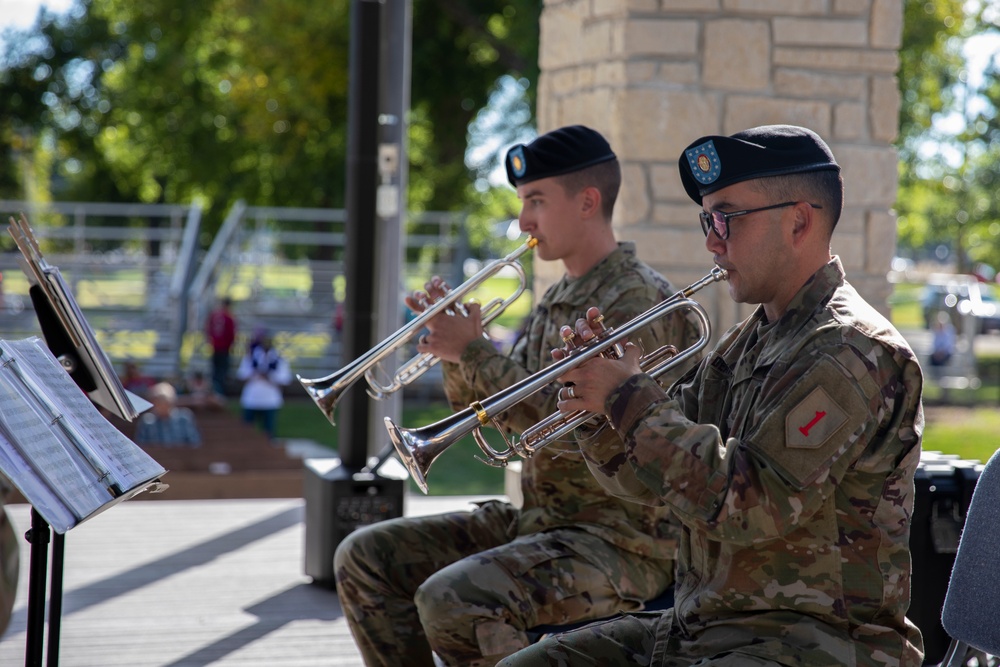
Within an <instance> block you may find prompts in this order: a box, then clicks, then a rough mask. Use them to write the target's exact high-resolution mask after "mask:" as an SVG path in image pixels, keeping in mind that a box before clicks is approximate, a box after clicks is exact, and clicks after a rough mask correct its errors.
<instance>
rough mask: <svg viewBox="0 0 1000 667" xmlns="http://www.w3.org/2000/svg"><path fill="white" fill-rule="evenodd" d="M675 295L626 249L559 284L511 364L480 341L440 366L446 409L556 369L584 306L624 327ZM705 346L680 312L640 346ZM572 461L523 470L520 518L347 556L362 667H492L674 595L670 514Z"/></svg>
mask: <svg viewBox="0 0 1000 667" xmlns="http://www.w3.org/2000/svg"><path fill="white" fill-rule="evenodd" d="M674 291H675V290H674V289H673V287H671V286H670V285H669V284H668V283H667V282H666V281H665V280H664V279H663V278H662V277H661V276H660V275H659V274H657V273H656V272H654V271H653V270H652V269H650V268H649V267H648V266H646V265H645V264H643V263H642V262H640V261H639V260H638V259H637V258H636V257H635V249H634V245H633V244H630V243H628V244H620V247H619V248H618V249H617V250H615V251H614V252H612V253H611V255H609V256H608V257H607V258H605V259H604V260H603V261H601V262H600V263H599V264H598V265H597V266H595V267H594V268H593V269H591V270H590V271H589V272H588V273H587V274H586V275H585V276H582V277H580V278H579V279H576V280H571V279H569V278H566V277H564V278H563V279H562V280H561V281H559V282H558V283H556V284H555V285H554V286H553V287H552V288H551V289H549V290H548V291H547V292H546V294H545V296H544V297H543V298H542V299H541V300H540V302H539V303H538V304H537V306H536V307H535V309H534V310H533V311H532V314H531V315H530V317H529V318H528V321H527V323H526V327H525V329H524V331H523V334H522V336H521V337H520V339H519V340H518V341H517V343H515V345H514V349H513V350H512V352H511V355H510V356H509V357H506V356H504V355H501V354H500V353H498V352H497V351H496V350H495V349H494V347H493V346H492V345H491V344H490V343H489V342H488V341H485V340H482V341H476V342H474V343H472V344H470V345H469V346H468V348H467V349H466V350H465V352H464V353H463V355H462V359H461V362H460V363H459V364H444V374H445V388H446V391H447V394H448V396H449V399H450V400H451V403H452V405H453V406H454V407H456V408H464V407H466V406H468V404H469V403H471V402H473V401H474V400H481V399H483V398H486V397H489V396H491V395H493V394H495V393H497V392H499V391H501V390H503V389H505V388H507V387H509V386H510V385H511V384H513V383H514V382H516V381H518V380H521V379H522V378H524V377H527V376H528V375H529V374H531V373H532V372H535V371H537V370H539V369H541V368H542V367H544V366H547V365H548V364H550V363H551V362H552V357H551V351H552V349H553V348H557V347H560V346H562V344H563V342H562V339H561V338H560V336H559V328H560V327H561V326H562V325H563V324H565V323H566V322H573V321H575V320H576V319H577V318H578V317H583V316H584V314H585V312H586V309H587V308H588V307H589V306H592V305H598V306H600V307H601V309H602V312H603V313H604V314H605V317H606V323H607V324H609V325H614V324H624V323H625V322H626V321H628V320H629V319H631V318H633V317H634V316H635V315H637V314H639V313H642V312H644V311H646V310H647V309H648V308H649V307H651V306H652V305H654V304H655V303H658V302H660V301H662V300H663V299H665V298H667V297H668V296H670V295H671V294H673V293H674ZM699 334H700V332H699V330H698V325H697V323H696V322H695V320H694V318H693V317H691V316H690V315H686V314H680V313H674V314H673V315H672V316H671V317H669V318H662V319H661V321H658V322H656V323H655V324H653V325H652V326H650V327H648V328H647V330H646V331H644V332H643V334H642V336H641V338H642V339H643V344H644V346H645V349H646V350H648V351H652V350H653V349H654V348H655V347H659V346H660V345H662V344H664V343H665V342H670V343H672V344H674V345H677V346H678V347H682V346H686V345H689V344H691V343H693V342H694V341H695V340H697V339H698V337H699ZM557 389H558V388H557V387H549V388H547V389H545V390H543V391H541V392H539V393H538V394H537V395H535V396H532V397H531V398H529V399H527V400H525V401H524V402H523V403H521V404H520V405H519V406H518V409H517V410H512V411H510V412H509V413H508V414H507V415H504V427H505V428H506V430H507V431H509V432H512V433H520V432H521V431H523V430H524V429H525V428H526V427H528V426H530V425H532V424H534V423H536V422H538V421H540V420H541V419H542V418H544V417H547V416H548V415H550V414H552V413H554V412H556V410H557V408H556V401H557V398H556V392H557ZM581 430H583V429H581ZM594 436H595V434H594V433H593V432H588V433H586V434H583V435H578V437H579V438H594V439H593V440H590V441H597V442H605V441H608V440H618V441H619V443H620V439H619V436H618V435H617V434H615V433H614V432H613V431H612V430H611V429H604V430H603V431H601V432H600V433H599V434H597V435H596V437H594ZM576 449H577V446H576V444H575V443H555V444H552V445H550V446H549V447H547V448H546V449H543V450H542V451H541V452H540V453H538V454H536V455H535V456H534V457H533V458H531V459H530V460H527V461H525V462H524V465H523V472H522V476H521V488H522V492H523V496H524V503H523V508H522V509H520V510H518V509H516V508H514V507H512V506H511V505H510V504H508V503H499V502H490V503H486V504H484V505H483V506H481V507H479V508H478V509H477V510H475V511H473V512H458V513H454V514H447V515H443V516H438V517H424V518H416V519H397V520H392V521H386V522H381V523H377V524H374V525H372V526H368V527H365V528H360V529H358V530H356V531H354V532H353V533H351V534H350V535H349V536H348V537H347V539H346V540H345V541H344V542H342V543H341V544H340V546H339V548H338V549H337V554H336V556H335V563H334V566H335V572H336V577H337V586H338V592H339V594H340V601H341V605H342V606H343V608H344V614H345V616H346V617H347V619H348V621H349V623H350V625H351V629H352V632H353V633H354V637H355V640H356V641H357V643H358V646H359V648H360V650H361V652H362V654H363V656H364V658H365V661H366V663H367V664H369V665H375V664H386V665H393V664H404V663H405V664H407V665H416V664H431V652H430V648H429V647H432V648H433V650H434V651H435V652H436V653H437V654H438V656H439V657H440V658H441V659H443V660H444V661H445V662H446V663H448V664H461V665H480V664H488V665H493V664H495V663H496V660H497V659H499V658H500V657H502V656H504V655H508V654H509V653H512V652H514V651H516V650H517V649H519V648H522V647H524V646H526V645H528V643H529V640H528V637H527V635H526V633H525V630H526V629H528V628H531V627H534V626H536V625H539V624H550V623H567V622H571V621H576V620H581V619H594V618H600V617H602V616H607V615H609V614H613V613H615V612H616V611H618V610H623V609H628V610H637V609H641V608H642V607H643V602H642V601H643V600H647V599H650V598H653V597H656V596H658V595H659V594H661V593H662V592H663V591H664V590H666V588H667V587H668V586H669V585H670V584H671V583H672V582H673V571H674V560H673V559H674V556H675V553H676V548H677V540H676V528H675V527H673V526H672V525H671V524H670V523H669V522H668V520H667V519H668V517H667V515H666V514H665V512H666V510H665V509H664V508H662V507H659V508H655V507H648V506H642V505H634V504H631V503H627V502H624V501H621V500H619V499H616V498H614V497H612V496H610V495H609V494H608V493H607V492H606V491H604V490H603V489H602V488H601V486H600V485H599V484H598V483H597V482H596V480H594V478H593V476H592V475H591V474H590V472H589V471H588V470H587V468H586V466H585V465H584V464H583V461H582V458H581V456H580V454H579V453H578V452H576V451H575V450H576ZM469 465H478V464H477V463H475V462H470V463H469ZM661 505H662V504H661ZM473 556H474V557H473ZM418 615H419V618H418Z"/></svg>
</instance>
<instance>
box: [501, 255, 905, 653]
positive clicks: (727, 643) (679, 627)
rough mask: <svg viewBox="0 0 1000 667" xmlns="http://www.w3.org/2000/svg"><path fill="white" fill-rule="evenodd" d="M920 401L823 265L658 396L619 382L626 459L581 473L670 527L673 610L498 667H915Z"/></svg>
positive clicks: (869, 320)
mask: <svg viewBox="0 0 1000 667" xmlns="http://www.w3.org/2000/svg"><path fill="white" fill-rule="evenodd" d="M921 385H922V379H921V372H920V367H919V366H918V365H917V362H916V360H915V358H914V355H913V352H912V351H911V350H910V348H909V347H908V346H907V344H906V342H905V341H904V340H903V338H902V337H901V336H900V335H899V334H898V333H897V332H896V331H895V329H893V328H892V326H891V325H890V324H889V323H888V322H887V321H886V320H885V319H884V318H883V317H882V316H881V315H879V314H878V313H877V312H875V311H874V310H873V309H872V308H871V307H870V306H869V305H868V304H867V303H865V302H864V300H862V299H861V297H859V296H858V294H857V293H856V292H855V291H854V289H853V288H852V287H851V286H850V285H849V284H848V283H847V282H846V281H845V280H844V273H843V269H842V267H841V264H840V261H839V259H836V258H835V259H834V260H832V261H831V262H830V263H829V264H827V265H826V266H825V267H824V268H822V269H821V270H820V271H818V272H817V273H816V274H815V275H814V276H813V277H812V278H811V279H810V281H809V282H808V283H807V284H806V285H805V286H804V287H803V288H802V289H801V290H800V291H799V293H798V294H797V295H796V296H795V298H794V299H793V300H792V302H791V303H790V304H789V306H788V309H787V311H786V312H785V314H784V315H783V316H782V317H781V318H780V319H779V321H777V322H774V323H769V322H767V321H766V318H765V317H764V312H763V309H762V308H759V309H758V310H757V311H756V313H755V314H754V315H753V316H752V317H750V318H749V319H748V320H746V321H745V322H743V323H742V324H740V325H738V326H736V327H735V328H734V329H732V330H731V331H729V332H728V333H727V334H726V335H725V336H724V337H723V339H722V340H721V342H720V343H719V344H718V346H717V347H716V348H715V351H714V352H713V353H712V354H710V355H709V356H708V357H707V358H706V359H704V360H703V362H702V363H701V364H700V365H699V367H698V368H697V369H696V370H694V371H692V373H691V374H690V375H689V376H688V377H686V378H684V379H682V380H681V381H680V382H679V383H677V384H676V385H674V386H673V387H672V388H671V390H670V391H669V392H668V393H667V394H665V393H664V391H663V390H662V389H661V388H660V387H658V386H656V385H655V383H653V382H651V381H650V380H649V379H648V378H646V377H645V376H642V375H638V376H634V377H633V378H630V379H629V380H628V381H627V382H626V383H625V384H624V385H623V386H622V387H620V388H619V389H618V390H616V391H615V392H613V393H612V395H611V396H609V397H608V403H607V405H608V407H609V411H610V413H611V415H612V423H614V424H615V425H616V426H618V427H620V429H621V432H622V433H623V434H626V436H625V440H626V445H625V447H624V448H622V447H620V446H617V447H615V446H600V447H596V448H594V449H593V450H591V449H588V450H587V456H588V459H590V460H589V461H588V465H590V466H591V467H592V469H593V471H594V473H595V475H598V476H599V477H600V478H601V479H602V480H603V481H604V483H605V485H606V486H607V488H608V489H609V490H611V491H612V492H613V493H615V494H617V495H619V496H621V497H623V498H630V499H633V500H636V501H639V502H656V501H659V500H664V501H666V502H667V503H668V504H669V506H670V507H671V508H672V510H673V511H674V513H675V515H676V516H677V517H678V518H679V519H680V521H681V523H682V524H683V533H682V539H681V546H680V549H679V552H678V574H677V584H676V587H675V592H674V594H675V606H674V608H673V609H672V610H670V611H668V612H667V613H665V614H663V615H660V616H658V615H655V614H652V615H651V614H639V615H635V616H626V617H624V618H623V619H619V620H616V621H610V622H608V623H606V624H603V625H595V626H588V627H587V628H584V629H581V630H578V631H575V632H572V633H569V634H568V635H564V636H562V637H557V638H552V639H549V640H546V641H544V642H541V643H539V644H536V645H535V646H532V647H530V648H528V649H526V650H525V651H523V652H521V653H518V654H517V655H516V656H511V657H510V658H508V659H507V660H505V661H503V662H502V663H501V664H503V665H518V666H522V665H542V664H545V665H556V664H560V665H561V664H595V665H596V664H602V665H604V664H625V662H632V663H635V664H643V665H668V666H675V665H693V664H697V665H729V664H740V665H742V664H769V665H774V664H780V665H883V666H884V665H894V666H895V665H914V666H916V665H919V664H920V663H921V652H922V642H921V638H920V634H919V632H918V630H917V628H916V627H915V626H914V625H913V624H912V623H910V622H909V621H907V620H906V618H905V617H904V614H905V612H906V609H907V607H908V605H909V596H910V553H909V546H908V543H909V533H910V530H909V519H910V515H911V511H912V508H913V493H914V487H913V475H914V471H915V470H916V468H917V462H918V460H919V457H920V434H921V429H922V427H923V412H922V407H921V403H920V390H921Z"/></svg>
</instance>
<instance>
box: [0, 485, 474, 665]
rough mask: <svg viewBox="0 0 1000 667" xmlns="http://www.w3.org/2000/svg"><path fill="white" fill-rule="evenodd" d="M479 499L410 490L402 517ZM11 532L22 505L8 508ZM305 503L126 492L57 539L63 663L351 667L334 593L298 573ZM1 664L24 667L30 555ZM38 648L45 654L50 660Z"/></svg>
mask: <svg viewBox="0 0 1000 667" xmlns="http://www.w3.org/2000/svg"><path fill="white" fill-rule="evenodd" d="M485 497H487V496H475V497H464V496H463V497H456V496H452V497H448V496H431V497H423V496H408V497H407V499H406V502H405V513H406V514H407V515H408V516H419V515H423V514H432V513H436V512H441V511H448V510H454V509H465V508H468V507H469V506H470V505H469V503H470V501H472V500H480V499H482V498H485ZM7 509H8V513H9V514H10V517H11V520H12V521H13V522H14V524H15V526H16V528H17V531H18V534H19V535H23V534H24V531H25V530H27V528H28V527H29V525H30V507H29V506H28V505H12V506H9V507H8V508H7ZM303 517H304V501H303V500H302V499H301V498H294V499H262V500H169V501H167V500H163V501H156V502H146V501H140V500H132V501H128V502H126V503H122V504H121V505H118V506H115V507H112V508H111V509H109V510H108V511H107V512H105V513H103V514H101V515H98V516H96V517H93V518H92V519H90V520H89V521H87V522H85V523H83V524H81V525H79V526H77V527H76V528H74V529H73V530H71V531H70V532H69V533H67V535H66V549H65V555H66V564H65V568H64V588H65V592H64V595H63V614H62V631H61V638H60V642H59V664H60V665H63V666H65V667H98V666H100V667H125V666H127V667H136V666H143V667H182V666H183V667H203V666H206V665H213V666H214V665H218V666H223V665H231V666H235V665H239V666H240V667H265V666H266V667H274V666H278V665H280V666H282V667H306V666H311V665H324V666H326V667H330V666H336V667H361V659H360V657H359V656H358V653H357V650H356V649H355V647H354V642H353V640H352V638H351V635H350V632H349V630H348V628H347V624H346V622H345V621H344V619H343V615H342V613H341V609H340V604H339V603H338V600H337V596H336V593H334V592H332V591H330V590H327V589H325V588H321V587H318V586H314V585H312V584H311V583H310V580H309V578H308V577H306V576H305V575H304V574H303V559H304V553H303V544H304V537H305V525H304V523H303ZM29 554H30V546H29V545H28V544H27V543H26V542H23V543H22V548H21V577H20V582H19V590H18V599H17V602H16V604H15V608H14V618H13V620H12V621H11V625H10V627H9V628H8V629H7V632H6V634H5V635H4V636H3V638H2V639H0V665H4V666H5V667H6V666H13V665H23V664H25V649H26V625H27V600H28V580H29V576H28V567H29V565H28V563H29V560H28V559H29ZM48 657H49V656H48V653H46V658H48Z"/></svg>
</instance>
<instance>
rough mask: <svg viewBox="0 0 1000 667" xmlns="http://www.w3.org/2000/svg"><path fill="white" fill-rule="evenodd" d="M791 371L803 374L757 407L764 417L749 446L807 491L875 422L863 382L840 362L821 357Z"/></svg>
mask: <svg viewBox="0 0 1000 667" xmlns="http://www.w3.org/2000/svg"><path fill="white" fill-rule="evenodd" d="M789 373H801V375H798V377H796V378H795V379H794V381H792V382H791V384H789V385H786V386H784V387H783V388H782V389H780V390H778V391H777V392H776V393H775V394H774V395H773V396H772V398H773V401H766V405H764V404H762V405H759V406H757V408H756V409H757V410H758V411H761V412H763V413H764V415H763V418H762V419H761V421H760V423H758V424H757V425H756V427H755V428H754V429H753V430H752V431H751V432H750V433H749V434H748V435H747V437H746V438H745V440H744V442H745V443H746V445H747V447H748V448H749V449H750V451H752V452H754V453H755V454H756V455H757V456H760V457H761V458H762V459H764V460H765V461H766V462H767V463H768V465H770V466H771V467H773V468H774V469H775V470H776V471H778V473H779V474H780V475H781V477H782V478H784V479H785V480H786V481H788V482H789V483H790V484H792V485H793V486H794V487H795V488H798V489H802V488H805V486H807V485H808V484H811V483H812V482H813V481H814V480H816V479H819V478H820V477H822V476H824V475H826V474H828V473H829V472H830V469H831V467H832V466H833V465H835V462H836V461H838V460H839V459H840V458H841V457H842V456H844V455H847V454H848V452H850V450H851V449H852V448H853V447H854V446H855V444H856V443H857V442H858V440H859V439H861V438H863V437H864V435H863V434H864V431H865V430H866V429H867V428H868V427H869V426H872V427H874V422H873V415H872V413H871V410H872V408H871V406H870V405H869V400H868V399H867V398H866V397H865V395H864V392H863V391H862V389H861V386H860V384H859V383H858V381H857V380H856V379H855V378H854V377H853V376H852V375H851V374H850V373H848V372H847V371H846V369H845V368H844V367H843V366H842V365H841V364H840V363H838V362H837V361H835V360H834V359H832V358H830V357H826V356H821V357H819V358H817V359H816V360H815V362H814V363H813V364H812V365H811V366H809V367H808V368H798V369H790V370H789ZM834 399H836V402H835V401H834Z"/></svg>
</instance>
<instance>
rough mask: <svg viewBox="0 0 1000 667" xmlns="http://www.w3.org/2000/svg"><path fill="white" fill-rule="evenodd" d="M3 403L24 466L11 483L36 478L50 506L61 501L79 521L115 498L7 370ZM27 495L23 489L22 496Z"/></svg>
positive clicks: (6, 428)
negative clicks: (44, 418) (27, 477)
mask: <svg viewBox="0 0 1000 667" xmlns="http://www.w3.org/2000/svg"><path fill="white" fill-rule="evenodd" d="M0 401H2V402H3V406H4V409H3V411H2V412H0V422H2V424H3V427H2V430H3V435H4V439H5V440H7V441H8V442H9V443H10V444H11V445H13V448H12V449H13V451H15V452H17V454H18V455H19V458H20V459H21V461H20V463H21V464H22V465H21V467H19V468H17V470H14V471H7V470H5V471H4V472H5V474H6V475H7V477H8V478H10V479H11V481H13V482H14V483H15V484H16V485H17V484H20V478H21V476H22V475H23V474H28V475H29V476H31V477H33V478H34V480H33V482H37V483H38V484H41V485H42V487H43V488H44V489H46V493H44V494H43V496H42V497H43V498H49V499H50V500H49V503H48V504H50V505H51V504H53V503H52V499H55V500H58V502H59V503H61V504H62V505H63V506H64V507H65V508H66V509H67V510H69V512H70V513H72V515H73V516H74V517H75V519H76V521H79V520H82V519H83V518H84V517H86V516H87V515H89V514H91V513H92V512H94V511H95V510H96V509H97V508H99V507H100V506H101V505H103V504H104V503H106V502H108V501H109V500H112V499H113V498H114V496H113V495H112V494H111V492H110V491H109V490H108V488H107V487H105V486H103V485H101V484H99V483H98V482H97V480H96V478H95V477H94V475H93V473H92V472H91V471H89V470H86V469H85V465H81V461H79V460H78V459H75V458H74V457H73V456H72V454H71V452H72V449H70V448H67V446H66V444H65V443H63V442H61V441H60V439H59V438H58V437H57V436H56V435H55V434H54V432H53V431H52V429H51V428H50V426H49V425H48V424H46V423H45V421H44V420H43V419H42V418H41V417H40V416H39V415H38V413H37V412H36V411H35V410H34V409H33V408H32V407H31V405H30V404H29V403H28V402H27V401H26V400H25V399H24V397H23V396H22V395H21V393H20V391H19V390H18V387H17V383H16V381H15V380H12V377H11V374H10V372H9V371H8V370H7V369H3V370H0ZM29 461H30V463H28V462H29ZM19 473H20V474H19ZM19 488H20V487H19ZM26 491H27V490H26V489H21V492H22V493H25V492H26ZM25 497H29V498H30V496H27V495H26V496H25ZM36 509H38V510H39V512H41V509H40V508H36ZM42 516H45V514H42ZM46 520H48V517H46ZM49 523H50V524H51V523H52V522H51V521H50V522H49Z"/></svg>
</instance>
